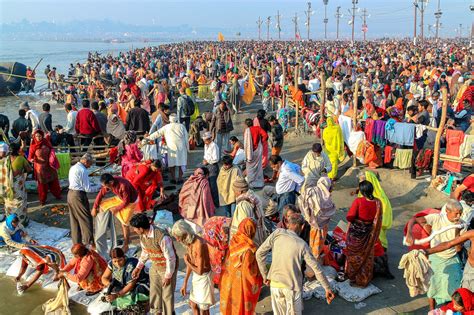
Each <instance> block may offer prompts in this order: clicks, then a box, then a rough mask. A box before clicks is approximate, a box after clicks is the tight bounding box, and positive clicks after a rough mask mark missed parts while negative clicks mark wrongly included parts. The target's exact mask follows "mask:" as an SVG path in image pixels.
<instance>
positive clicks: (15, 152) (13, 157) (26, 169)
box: [5, 143, 33, 225]
mask: <svg viewBox="0 0 474 315" xmlns="http://www.w3.org/2000/svg"><path fill="white" fill-rule="evenodd" d="M20 149H21V147H20V145H19V144H17V143H12V144H11V146H10V157H9V159H10V167H9V169H8V172H12V174H11V176H12V179H13V181H12V188H13V189H12V190H13V194H7V196H6V198H5V212H6V214H7V215H8V214H12V213H16V215H17V216H18V218H19V219H20V222H21V224H23V225H27V224H28V221H29V219H28V217H27V206H28V197H27V195H26V187H25V181H26V175H27V173H31V172H32V171H33V168H32V167H31V165H30V163H28V161H27V160H26V159H25V157H24V156H23V155H22V154H20Z"/></svg>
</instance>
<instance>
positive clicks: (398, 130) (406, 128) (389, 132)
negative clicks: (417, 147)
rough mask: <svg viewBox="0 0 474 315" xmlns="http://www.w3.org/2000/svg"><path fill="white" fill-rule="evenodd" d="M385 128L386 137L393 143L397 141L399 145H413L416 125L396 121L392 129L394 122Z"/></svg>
mask: <svg viewBox="0 0 474 315" xmlns="http://www.w3.org/2000/svg"><path fill="white" fill-rule="evenodd" d="M387 124H390V125H389V126H388V129H387V127H386V128H385V138H386V139H387V141H389V142H391V143H396V144H399V145H408V146H412V145H413V143H414V142H415V125H414V124H407V123H397V122H396V123H394V124H393V129H391V127H392V124H391V123H390V121H389V123H387Z"/></svg>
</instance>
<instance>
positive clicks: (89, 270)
mask: <svg viewBox="0 0 474 315" xmlns="http://www.w3.org/2000/svg"><path fill="white" fill-rule="evenodd" d="M71 253H72V254H73V255H74V258H73V259H71V260H70V261H69V263H68V264H67V265H66V266H65V267H64V268H61V269H60V270H59V273H58V277H59V278H66V279H67V280H70V281H72V282H76V283H77V284H78V285H79V287H80V288H81V289H83V290H85V291H86V295H87V296H92V295H95V294H97V293H99V292H100V291H101V290H102V289H103V288H104V285H103V284H102V281H101V275H102V274H103V273H104V272H105V270H106V269H107V262H106V261H105V259H104V258H102V256H100V255H99V254H98V253H97V252H95V251H94V250H89V249H87V247H86V246H85V245H83V244H75V245H73V246H72V249H71ZM71 270H73V273H72V274H71V273H69V272H70V271H71Z"/></svg>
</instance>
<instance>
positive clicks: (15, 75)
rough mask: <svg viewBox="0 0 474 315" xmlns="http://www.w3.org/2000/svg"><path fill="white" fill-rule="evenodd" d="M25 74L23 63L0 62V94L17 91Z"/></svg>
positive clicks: (7, 94)
mask: <svg viewBox="0 0 474 315" xmlns="http://www.w3.org/2000/svg"><path fill="white" fill-rule="evenodd" d="M25 76H26V66H25V65H24V64H22V63H19V62H0V96H9V95H11V93H12V92H13V93H17V92H19V91H20V90H21V86H22V82H23V81H24V80H25ZM10 91H11V92H10Z"/></svg>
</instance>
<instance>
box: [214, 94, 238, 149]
mask: <svg viewBox="0 0 474 315" xmlns="http://www.w3.org/2000/svg"><path fill="white" fill-rule="evenodd" d="M231 116H232V113H231V111H230V109H229V107H228V106H227V103H226V102H225V101H222V102H220V104H219V107H217V109H216V111H215V113H214V114H213V115H212V121H211V126H210V130H211V131H212V132H213V136H214V141H215V142H216V144H217V146H218V147H219V152H220V154H223V152H224V151H227V150H228V149H229V137H230V132H231V131H232V130H234V125H233V124H232V117H231Z"/></svg>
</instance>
